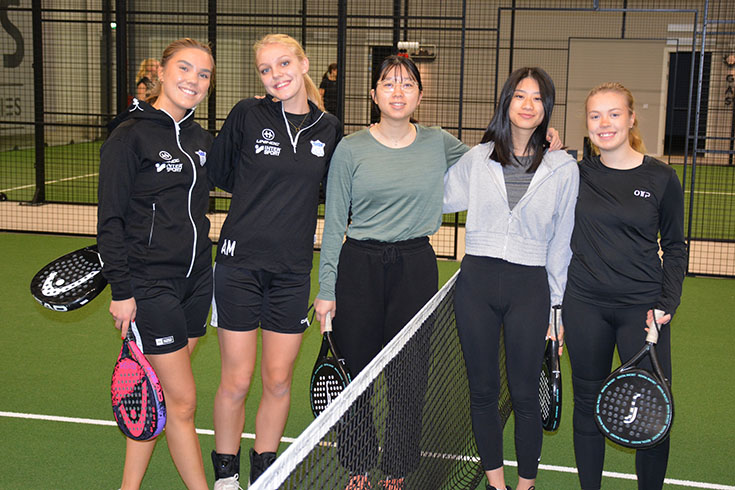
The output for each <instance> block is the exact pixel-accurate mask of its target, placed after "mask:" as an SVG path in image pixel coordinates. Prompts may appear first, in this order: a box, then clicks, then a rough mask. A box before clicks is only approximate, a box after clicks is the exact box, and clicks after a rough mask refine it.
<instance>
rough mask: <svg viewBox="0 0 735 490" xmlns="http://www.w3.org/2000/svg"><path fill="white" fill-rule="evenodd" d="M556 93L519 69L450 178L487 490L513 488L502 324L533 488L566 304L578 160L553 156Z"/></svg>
mask: <svg viewBox="0 0 735 490" xmlns="http://www.w3.org/2000/svg"><path fill="white" fill-rule="evenodd" d="M554 92H555V91H554V84H553V82H552V80H551V78H550V77H549V75H548V74H547V73H546V72H545V71H544V70H542V69H540V68H520V69H518V70H515V71H514V72H513V73H512V74H511V75H510V77H509V78H508V80H507V81H506V82H505V84H504V86H503V90H502V92H501V94H500V99H499V102H498V107H497V109H496V111H495V114H494V115H493V118H492V120H491V121H490V124H489V126H488V129H487V131H486V132H485V135H484V136H483V138H482V142H481V143H480V144H479V145H477V146H475V147H474V148H472V149H471V150H470V151H469V152H467V154H465V155H464V156H463V157H462V158H461V159H460V161H459V162H457V164H456V165H454V166H453V167H452V168H450V169H449V171H448V172H447V175H446V178H445V188H444V189H445V190H444V212H456V211H462V210H467V224H466V233H467V234H466V245H465V252H466V255H465V256H464V259H463V260H462V268H461V271H460V274H459V277H458V278H457V286H456V292H455V311H456V318H457V329H458V331H459V338H460V342H461V344H462V351H463V353H464V358H465V362H466V364H467V376H468V378H469V386H470V409H471V414H472V428H473V431H474V434H475V440H476V442H477V447H478V450H479V453H480V458H481V459H482V466H483V469H484V470H485V472H486V475H487V479H488V485H487V488H488V489H505V488H506V485H505V476H504V472H503V425H502V422H501V420H500V415H499V413H498V397H499V393H500V373H499V367H498V351H499V339H500V329H501V326H502V327H503V332H504V339H505V351H506V369H507V374H508V386H509V388H510V395H511V399H512V401H513V412H514V415H515V442H516V456H517V459H518V486H517V489H519V490H529V489H532V488H534V485H535V482H536V474H537V471H538V462H539V458H540V456H541V443H542V436H543V430H542V426H541V414H540V406H539V400H538V383H539V372H540V368H541V362H542V358H543V354H544V345H545V336H546V335H547V333H548V328H549V320H550V318H551V306H552V305H559V304H561V301H562V297H563V294H564V286H565V284H566V272H567V266H568V264H569V258H570V257H571V250H570V248H569V238H570V236H571V233H572V227H573V224H574V204H575V202H576V199H577V190H578V185H579V171H578V170H577V163H576V161H575V160H574V159H573V158H572V157H571V156H569V155H568V154H567V153H566V152H564V151H549V150H548V149H547V144H546V132H547V128H548V125H549V120H550V119H551V111H552V109H553V107H554Z"/></svg>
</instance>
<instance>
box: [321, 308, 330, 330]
mask: <svg viewBox="0 0 735 490" xmlns="http://www.w3.org/2000/svg"><path fill="white" fill-rule="evenodd" d="M323 331H324V332H331V331H332V314H331V313H329V312H327V314H326V315H324V328H323Z"/></svg>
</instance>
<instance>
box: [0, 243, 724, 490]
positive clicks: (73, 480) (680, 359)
mask: <svg viewBox="0 0 735 490" xmlns="http://www.w3.org/2000/svg"><path fill="white" fill-rule="evenodd" d="M92 241H93V240H92V239H85V238H70V237H59V236H41V235H30V234H12V233H0V252H2V256H3V258H4V264H3V272H4V276H5V277H6V279H7V281H6V284H5V285H4V287H3V294H2V295H0V313H1V316H0V318H1V320H0V321H1V323H0V329H1V330H0V331H1V332H2V337H1V340H0V373H2V376H3V377H2V384H1V385H0V393H1V394H2V396H0V411H5V412H20V413H29V414H42V415H52V416H64V417H76V418H88V419H93V420H105V421H108V422H110V421H112V420H113V418H112V413H111V409H110V398H109V386H110V376H111V373H112V367H113V365H114V363H115V360H116V358H117V354H118V351H119V348H120V339H119V335H118V333H117V331H116V330H115V329H114V327H113V326H112V321H111V318H110V315H109V313H108V312H107V308H108V306H109V299H110V297H109V290H108V291H105V292H104V293H103V294H102V295H101V296H100V297H99V298H97V299H96V300H94V301H93V302H91V303H90V304H89V305H87V306H85V307H84V308H82V309H80V310H77V311H73V312H68V313H58V312H53V311H50V310H46V309H44V308H42V307H41V306H40V305H38V304H37V303H36V302H35V301H34V300H33V299H32V298H31V295H30V293H29V283H30V279H31V277H32V276H33V274H34V273H35V272H36V271H37V270H38V269H40V267H41V266H43V265H45V264H46V263H48V262H49V261H51V260H52V259H54V258H57V257H59V256H60V255H62V254H64V253H66V252H68V251H71V250H74V249H76V248H80V247H82V246H85V245H88V244H90V243H92ZM317 260H318V255H315V264H316V261H317ZM458 266H459V264H458V263H456V262H446V261H440V262H439V268H440V277H441V281H440V282H442V283H443V282H445V281H446V280H447V279H448V278H449V277H450V276H451V274H452V273H453V272H454V271H456V270H457V268H458ZM315 271H316V268H315ZM312 277H313V279H312V281H313V282H312V295H314V294H315V293H316V283H315V274H314V275H313V276H312ZM733 305H735V281H733V280H726V279H712V278H691V277H690V278H687V279H686V281H685V283H684V297H683V302H682V306H681V307H680V309H679V311H678V313H677V315H676V317H675V319H674V323H673V325H672V328H673V329H674V332H673V333H672V338H673V356H674V380H673V382H674V388H673V389H674V398H675V403H676V415H675V421H674V428H673V430H672V436H671V437H672V450H671V458H670V463H669V471H668V477H669V478H676V479H682V480H693V481H697V482H709V483H717V484H720V485H735V478H733V475H734V474H735V473H734V472H733V469H732V463H731V460H732V457H733V456H734V455H735V453H734V451H733V449H732V447H731V443H732V440H733V436H734V435H735V429H733V427H732V424H731V422H730V421H731V420H732V418H733V415H734V413H733V406H735V399H734V398H735V394H734V393H733V390H732V381H731V380H730V374H729V371H730V370H731V369H732V367H733V359H735V349H733V347H732V342H731V340H730V338H731V328H732V318H733V314H734V313H735V307H733ZM216 335H217V334H216V331H215V330H214V329H211V330H210V331H209V333H208V334H207V335H206V336H205V337H204V338H203V339H202V340H201V341H200V343H199V345H198V346H197V349H196V351H195V354H194V357H193V369H194V373H195V377H196V382H197V390H198V391H197V394H198V409H197V415H196V425H197V427H198V428H201V429H208V430H211V429H212V404H213V399H214V393H215V390H216V389H217V384H218V381H219V353H218V346H217V338H216ZM319 341H320V338H319V332H318V329H317V328H316V327H312V328H309V329H308V330H307V333H306V334H305V335H304V342H303V346H302V349H301V353H300V355H299V357H298V359H297V361H296V366H295V374H294V381H293V389H292V409H291V414H290V417H289V421H288V424H287V426H286V430H285V436H286V437H297V436H298V434H299V433H300V432H301V431H302V430H303V429H304V428H305V427H306V426H307V425H308V424H309V423H310V422H311V421H312V420H313V418H312V416H311V412H310V409H309V402H308V395H307V389H308V381H309V375H310V373H311V368H312V366H313V362H314V359H315V358H316V353H317V350H318V347H319ZM615 365H617V361H615ZM562 369H563V376H564V390H565V391H564V404H563V420H562V424H561V427H560V429H559V431H558V432H557V433H555V434H552V435H547V436H546V437H545V438H544V448H543V454H542V459H541V463H542V464H547V465H555V466H559V467H570V468H573V467H574V453H573V448H572V442H571V441H572V423H571V417H572V391H571V381H570V370H569V364H568V359H567V357H566V356H565V357H564V358H563V364H562ZM259 397H260V381H259V380H258V379H257V377H256V379H255V380H254V383H253V385H252V390H251V393H250V397H249V398H248V400H247V404H246V423H245V432H250V433H252V432H253V425H254V421H253V419H254V414H255V410H256V408H257V407H256V406H257V402H258V400H259ZM512 428H513V421H512V419H511V420H510V421H509V423H508V426H507V427H506V431H505V458H506V459H508V460H514V459H515V456H514V451H513V430H512ZM199 439H200V442H201V447H202V454H203V458H204V462H205V469H206V471H207V476H208V478H209V479H210V481H211V479H212V477H213V475H212V469H211V464H210V463H209V461H210V459H209V452H210V451H211V449H212V448H213V445H214V438H213V437H212V436H211V435H208V434H202V435H200V437H199ZM0 441H2V442H0V461H2V467H3V470H2V474H1V476H0V488H2V489H36V488H37V489H46V488H59V489H88V488H102V489H116V488H118V486H119V484H120V477H121V475H122V464H123V458H124V446H125V442H124V438H123V436H122V435H121V434H120V432H119V431H118V429H117V427H115V426H98V425H88V424H79V423H69V422H55V421H45V420H24V419H18V418H11V417H7V416H0ZM251 445H252V440H251V439H244V440H243V443H242V447H243V454H245V453H246V452H247V449H249V447H251ZM285 447H286V445H285V444H284V445H282V448H281V450H283V449H284V448H285ZM242 460H243V464H242V472H243V473H245V474H247V471H248V464H247V458H246V457H245V456H243V458H242ZM605 469H606V470H608V471H615V472H620V473H627V474H630V473H633V471H634V463H633V456H632V453H631V452H630V451H628V450H623V449H621V448H619V447H615V446H613V445H612V444H608V450H607V459H606V464H605ZM506 474H507V475H508V483H510V484H511V485H513V486H515V474H516V473H515V468H513V467H509V468H508V469H507V471H506ZM538 483H539V484H538V488H540V489H541V488H543V489H570V488H579V487H578V484H577V477H576V474H573V473H566V472H563V471H559V470H541V471H540V472H539V479H538ZM143 488H146V489H169V488H171V489H178V488H183V484H182V483H181V480H180V479H179V477H178V474H177V472H176V469H175V468H174V466H173V463H172V461H171V458H170V456H169V454H168V450H167V448H166V444H165V436H164V437H161V440H160V441H159V443H158V447H157V448H156V451H155V452H154V456H153V460H152V462H151V466H150V467H149V469H148V473H147V474H146V478H145V480H144V485H143ZM481 488H482V487H481ZM603 488H605V489H610V490H616V489H621V490H623V489H630V490H632V489H634V488H636V483H635V482H634V481H630V480H621V479H619V478H607V477H606V478H605V479H604V480H603ZM666 488H667V489H668V488H671V489H673V488H686V487H682V486H675V485H667V486H666ZM705 488H706V487H705Z"/></svg>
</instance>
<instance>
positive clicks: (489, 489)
mask: <svg viewBox="0 0 735 490" xmlns="http://www.w3.org/2000/svg"><path fill="white" fill-rule="evenodd" d="M533 488H535V487H531V489H533ZM485 490H503V489H502V488H495V487H493V486H491V485H490V484H489V483H486V484H485ZM505 490H513V489H512V488H510V485H506V486H505Z"/></svg>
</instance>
